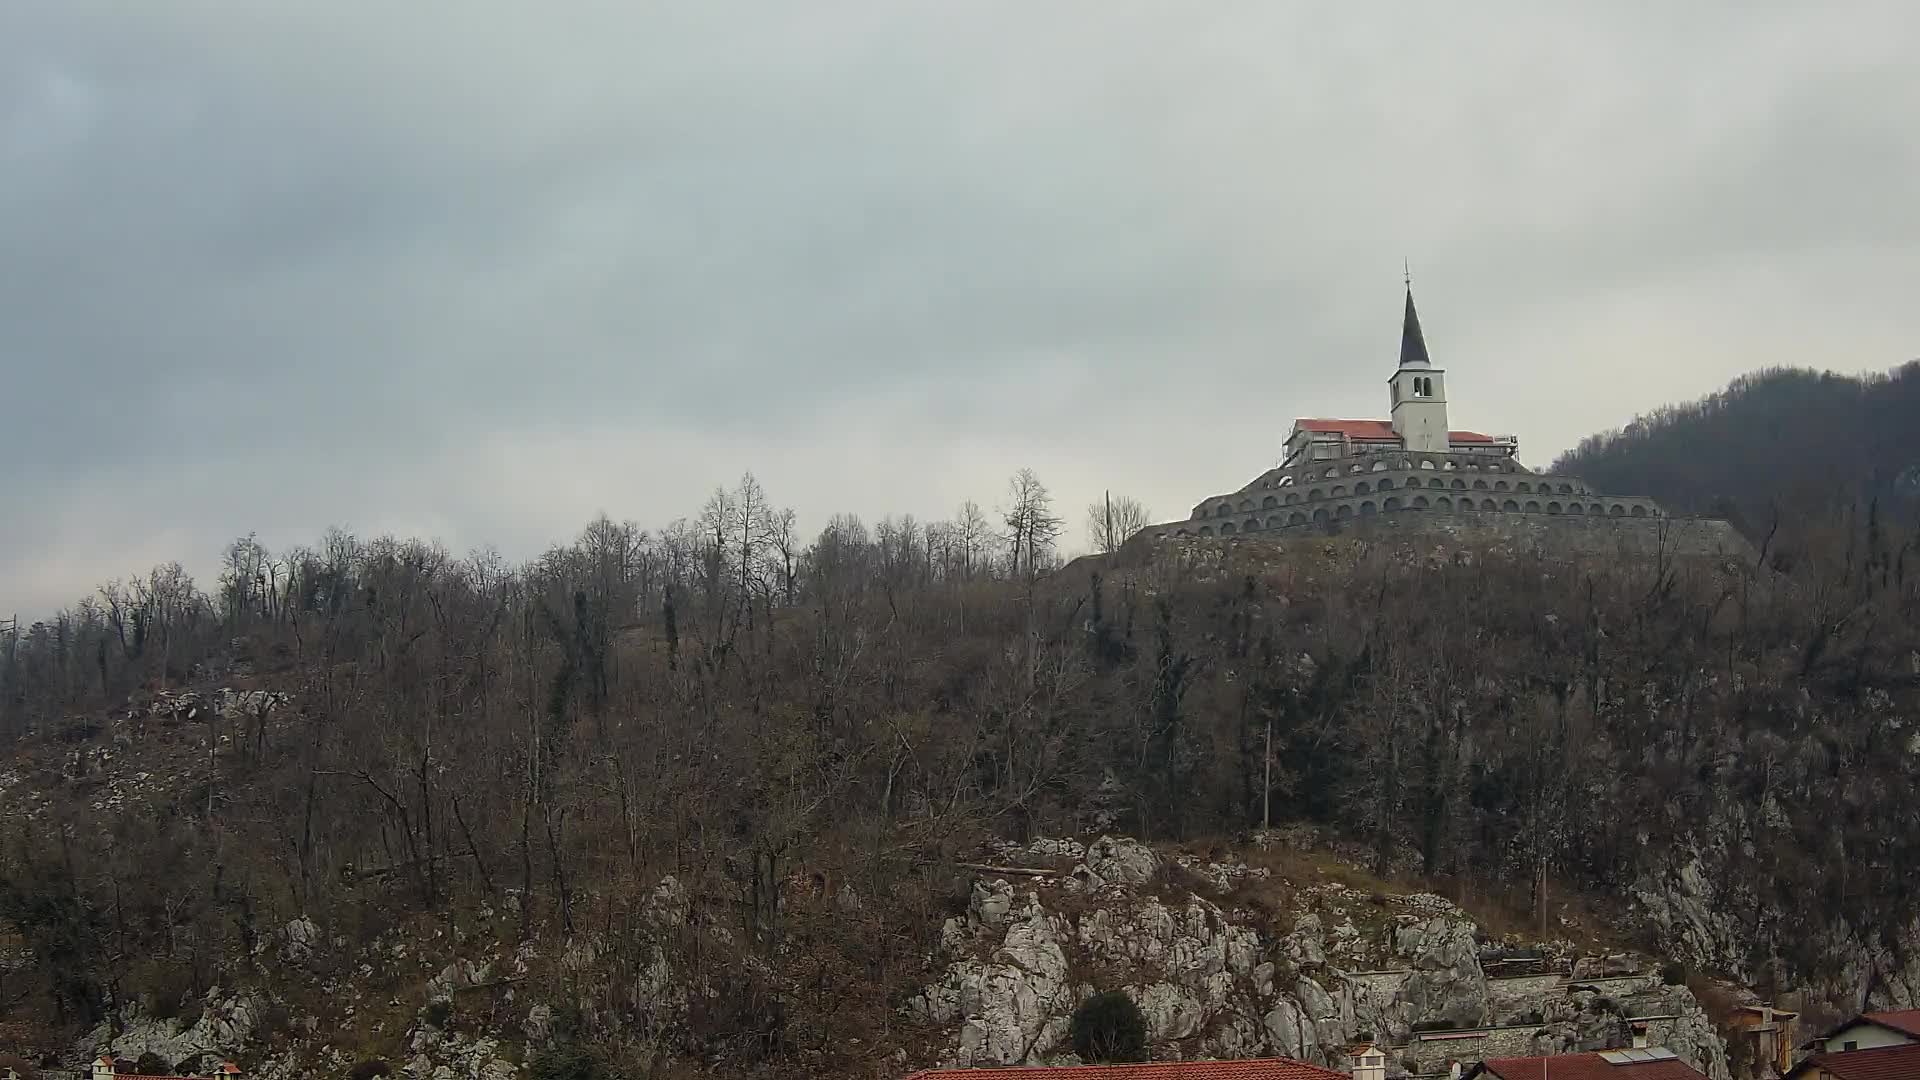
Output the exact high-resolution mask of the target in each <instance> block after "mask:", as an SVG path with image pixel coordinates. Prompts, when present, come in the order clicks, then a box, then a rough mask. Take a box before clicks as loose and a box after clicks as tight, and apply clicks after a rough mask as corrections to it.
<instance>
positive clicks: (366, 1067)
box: [347, 1058, 393, 1080]
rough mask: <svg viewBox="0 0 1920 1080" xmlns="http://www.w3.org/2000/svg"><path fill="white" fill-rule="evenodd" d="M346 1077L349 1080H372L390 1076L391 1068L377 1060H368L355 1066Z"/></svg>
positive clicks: (391, 1073)
mask: <svg viewBox="0 0 1920 1080" xmlns="http://www.w3.org/2000/svg"><path fill="white" fill-rule="evenodd" d="M347 1075H348V1077H350V1078H351V1080H374V1078H375V1077H378V1076H392V1075H393V1066H391V1065H389V1064H387V1063H386V1062H385V1061H382V1060H381V1059H379V1058H368V1059H367V1060H365V1061H363V1062H361V1063H360V1064H358V1065H355V1066H354V1067H353V1071H352V1072H350V1073H348V1074H347Z"/></svg>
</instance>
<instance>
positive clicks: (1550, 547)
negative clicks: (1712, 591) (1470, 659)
mask: <svg viewBox="0 0 1920 1080" xmlns="http://www.w3.org/2000/svg"><path fill="white" fill-rule="evenodd" d="M1325 536H1353V537H1361V538H1365V539H1379V540H1407V541H1425V540H1434V541H1440V542H1443V543H1446V544H1457V545H1460V546H1487V545H1508V546H1514V547H1521V548H1524V549H1526V550H1530V551H1538V552H1540V553H1542V554H1545V555H1550V556H1560V557H1573V558H1582V559H1585V558H1598V557H1626V558H1644V559H1650V558H1657V557H1659V556H1660V555H1662V554H1663V553H1664V554H1665V555H1667V556H1689V557H1702V556H1704V557H1717V558H1727V559H1738V560H1742V561H1747V562H1751V561H1752V560H1753V558H1754V554H1755V553H1754V550H1753V546H1752V545H1751V544H1749V543H1748V542H1747V540H1746V538H1745V537H1743V536H1741V535H1740V533H1739V531H1738V530H1736V529H1735V528H1734V527H1733V526H1732V525H1730V524H1728V523H1727V522H1726V521H1723V520H1720V519H1718V518H1674V517H1658V518H1656V517H1611V516H1609V517H1600V516H1584V517H1583V516H1573V515H1566V514H1563V515H1549V514H1506V513H1494V514H1486V513H1464V514H1463V513H1452V514H1448V513H1441V512H1436V511H1420V510H1403V511H1400V512H1397V513H1391V514H1376V515H1373V516H1370V517H1365V518H1350V519H1347V520H1344V521H1337V522H1332V523H1329V524H1326V525H1309V526H1301V527H1297V528H1284V529H1269V530H1265V531H1262V532H1258V533H1251V534H1241V535H1238V536H1230V537H1225V538H1223V539H1220V540H1216V541H1215V542H1218V543H1229V544H1286V543H1288V542H1302V541H1304V542H1311V541H1313V540H1315V539H1317V538H1320V537H1325ZM1195 539H1202V540H1204V539H1207V538H1206V537H1198V538H1196V537H1193V536H1192V535H1191V534H1187V535H1181V534H1180V533H1178V532H1177V531H1176V529H1175V527H1173V526H1157V527H1154V528H1149V529H1145V530H1142V531H1141V532H1140V533H1139V534H1137V535H1136V537H1135V541H1136V542H1137V543H1139V544H1140V545H1143V546H1144V545H1148V544H1153V543H1182V542H1190V541H1192V540H1195ZM1130 546H1131V545H1130Z"/></svg>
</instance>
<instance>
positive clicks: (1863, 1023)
mask: <svg viewBox="0 0 1920 1080" xmlns="http://www.w3.org/2000/svg"><path fill="white" fill-rule="evenodd" d="M1913 1043H1920V1009H1892V1010H1888V1011H1885V1012H1870V1013H1861V1014H1860V1015H1859V1016H1856V1017H1854V1018H1853V1019H1851V1020H1849V1021H1847V1022H1846V1023H1844V1024H1841V1025H1840V1026H1839V1027H1837V1028H1834V1029H1833V1030H1832V1031H1830V1032H1828V1033H1827V1034H1825V1035H1822V1036H1820V1037H1818V1038H1816V1039H1814V1040H1812V1041H1811V1042H1809V1043H1808V1044H1807V1046H1808V1048H1809V1049H1817V1050H1819V1051H1822V1052H1824V1053H1828V1054H1842V1053H1846V1052H1847V1051H1850V1050H1873V1049H1876V1048H1878V1047H1882V1046H1907V1045H1910V1044H1913Z"/></svg>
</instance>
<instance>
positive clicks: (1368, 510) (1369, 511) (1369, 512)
mask: <svg viewBox="0 0 1920 1080" xmlns="http://www.w3.org/2000/svg"><path fill="white" fill-rule="evenodd" d="M1388 501H1392V500H1388ZM1342 509H1345V507H1342ZM1379 509H1380V508H1379V507H1377V506H1375V505H1373V500H1372V499H1368V500H1367V501H1366V502H1363V503H1361V504H1360V516H1361V517H1372V516H1373V515H1374V514H1376V513H1378V512H1379Z"/></svg>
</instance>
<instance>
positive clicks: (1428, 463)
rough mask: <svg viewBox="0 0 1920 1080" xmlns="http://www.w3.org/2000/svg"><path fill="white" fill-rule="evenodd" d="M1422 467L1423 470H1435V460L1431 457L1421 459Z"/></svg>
mask: <svg viewBox="0 0 1920 1080" xmlns="http://www.w3.org/2000/svg"><path fill="white" fill-rule="evenodd" d="M1420 467H1421V468H1423V469H1429V470H1430V469H1432V468H1433V459H1432V458H1430V457H1423V458H1421V459H1420Z"/></svg>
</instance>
